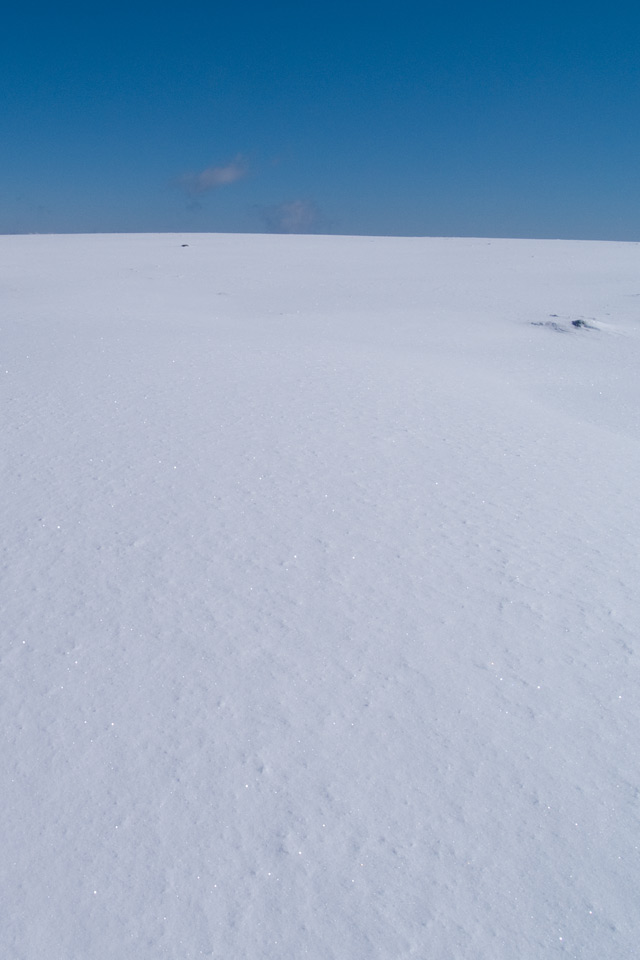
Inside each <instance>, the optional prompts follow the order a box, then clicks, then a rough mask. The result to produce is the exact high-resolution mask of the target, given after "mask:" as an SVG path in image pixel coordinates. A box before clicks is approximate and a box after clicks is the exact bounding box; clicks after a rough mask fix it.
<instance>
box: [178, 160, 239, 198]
mask: <svg viewBox="0 0 640 960" xmlns="http://www.w3.org/2000/svg"><path fill="white" fill-rule="evenodd" d="M248 169H249V168H248V164H247V162H246V160H245V159H244V157H242V156H237V157H236V158H235V160H232V161H231V163H228V164H227V165H226V166H224V167H206V169H204V170H201V171H200V173H185V174H183V175H182V176H181V177H178V181H177V182H178V183H179V184H180V186H181V187H182V188H183V189H184V190H186V192H187V193H188V194H189V196H191V197H197V196H199V195H200V194H201V193H206V192H207V191H208V190H217V189H218V187H225V186H227V185H228V184H230V183H235V182H236V180H242V178H243V177H246V175H247V172H248Z"/></svg>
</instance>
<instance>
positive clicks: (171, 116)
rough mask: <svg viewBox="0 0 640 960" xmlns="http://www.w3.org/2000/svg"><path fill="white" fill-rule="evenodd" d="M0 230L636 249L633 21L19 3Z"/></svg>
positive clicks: (639, 136) (12, 18)
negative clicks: (468, 239)
mask: <svg viewBox="0 0 640 960" xmlns="http://www.w3.org/2000/svg"><path fill="white" fill-rule="evenodd" d="M0 83H1V98H0V233H31V232H43V233H44V232H46V233H50V232H110V231H124V232H129V231H136V232H147V231H202V230H205V231H233V232H236V231H242V232H263V231H273V232H316V233H318V232H320V233H344V234H379V235H417V236H422V235H430V236H487V237H489V236H491V237H496V236H503V237H567V238H579V239H580V238H581V239H604V240H640V7H638V6H637V5H634V6H632V5H631V4H629V5H628V6H627V5H625V6H621V5H620V4H615V3H613V4H611V3H609V4H604V3H602V4H599V3H598V4H595V5H591V6H590V5H589V4H588V3H587V4H584V3H583V4H574V3H562V2H561V0H558V2H555V3H553V4H550V3H546V2H543V3H537V4H535V5H526V6H524V7H522V8H521V7H520V5H519V4H517V3H516V2H513V0H512V2H511V3H500V4H498V3H491V2H489V3H465V2H460V3H458V4H457V5H455V4H453V3H451V2H448V3H440V2H438V3H430V2H423V3H403V2H398V3H395V4H393V3H387V4H377V3H369V4H365V3H359V2H353V3H352V2H349V0H345V2H343V3H334V2H332V0H328V2H325V3H322V4H311V5H310V6H305V5H304V4H302V3H299V2H297V3H292V2H268V0H265V2H263V3H253V2H245V3H243V4H233V5H231V4H229V3H228V2H227V3H215V2H209V3H201V2H190V0H186V2H182V3H177V2H174V3H166V2H164V0H158V2H156V3H154V4H153V5H151V6H149V7H146V8H145V7H144V6H139V5H137V4H135V2H130V3H129V4H126V5H125V4H122V3H120V2H118V0H115V2H113V3H110V4H109V5H100V6H97V7H96V8H95V9H93V8H92V7H91V5H90V4H85V5H84V6H83V7H81V6H80V5H79V4H78V5H76V4H65V3H61V4H60V5H57V6H56V5H54V4H51V3H49V4H47V5H46V6H45V5H44V4H37V3H36V4H33V3H31V4H30V3H29V2H28V0H27V2H26V3H23V4H17V5H15V7H13V9H10V10H9V11H5V12H4V13H3V23H2V39H1V40H0Z"/></svg>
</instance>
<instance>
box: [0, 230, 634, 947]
mask: <svg viewBox="0 0 640 960" xmlns="http://www.w3.org/2000/svg"><path fill="white" fill-rule="evenodd" d="M185 244H188V246H185ZM0 263H1V265H2V266H1V268H0V271H1V279H0V283H1V298H2V305H3V307H2V320H1V323H0V333H1V350H2V355H1V364H0V376H1V379H0V384H1V386H0V390H1V400H2V410H3V414H2V416H3V420H2V458H1V462H0V470H1V478H2V480H1V482H2V487H1V489H2V501H1V502H2V544H1V549H2V553H1V559H0V571H1V591H2V594H1V596H2V626H3V629H2V634H3V639H2V648H1V657H2V674H1V676H2V689H1V694H2V696H1V702H0V709H1V711H2V714H1V720H2V732H3V750H2V769H3V787H2V798H3V802H2V808H3V814H2V821H1V822H2V834H1V849H2V858H1V859H0V874H1V877H2V903H3V906H2V916H1V918H0V955H1V956H2V957H3V958H4V957H6V958H8V960H125V958H136V960H152V958H153V960H158V958H160V960H164V958H167V960H174V958H175V960H187V958H196V957H213V958H216V960H233V958H242V960H262V958H265V960H266V958H269V960H270V958H274V960H275V958H285V960H300V958H303V957H304V958H310V960H334V958H335V960H376V958H384V960H402V958H408V957H412V958H420V960H431V958H433V960H449V958H451V960H453V958H456V960H457V958H464V960H469V958H471V960H485V958H486V960H538V958H553V957H565V956H566V957H576V958H579V960H606V958H615V960H628V958H631V957H635V956H637V955H638V943H639V942H640V917H639V912H638V890H639V889H640V850H639V845H640V817H639V796H640V794H639V789H638V788H639V775H638V759H639V750H640V748H639V744H640V722H639V721H640V699H639V697H638V664H637V647H638V628H639V622H640V617H639V607H640V602H639V589H638V585H639V584H640V558H639V549H638V548H639V544H640V497H639V496H638V487H639V485H638V477H640V442H639V441H640V415H639V411H640V403H639V401H640V388H639V384H638V371H639V370H640V245H637V244H622V243H621V244H616V243H580V242H564V241H563V242H550V241H496V240H492V241H487V240H442V239H372V238H345V237H289V236H287V237H282V236H271V237H267V236H253V237H251V236H238V235H236V236H216V235H192V236H176V235H161V236H84V237H74V236H60V237H49V236H46V237H41V236H32V237H3V238H0ZM578 320H583V321H584V324H580V325H574V321H578Z"/></svg>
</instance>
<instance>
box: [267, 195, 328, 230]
mask: <svg viewBox="0 0 640 960" xmlns="http://www.w3.org/2000/svg"><path fill="white" fill-rule="evenodd" d="M260 216H261V217H262V219H263V221H264V224H265V226H266V228H267V230H268V231H269V233H312V232H313V230H314V227H315V226H316V224H317V221H318V210H317V208H316V205H315V204H314V203H311V202H310V201H309V200H292V201H290V202H288V203H279V204H277V205H276V206H273V207H261V208H260Z"/></svg>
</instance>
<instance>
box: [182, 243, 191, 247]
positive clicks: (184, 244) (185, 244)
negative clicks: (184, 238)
mask: <svg viewBox="0 0 640 960" xmlns="http://www.w3.org/2000/svg"><path fill="white" fill-rule="evenodd" d="M180 246H181V247H188V246H189V244H188V243H181V244H180Z"/></svg>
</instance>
